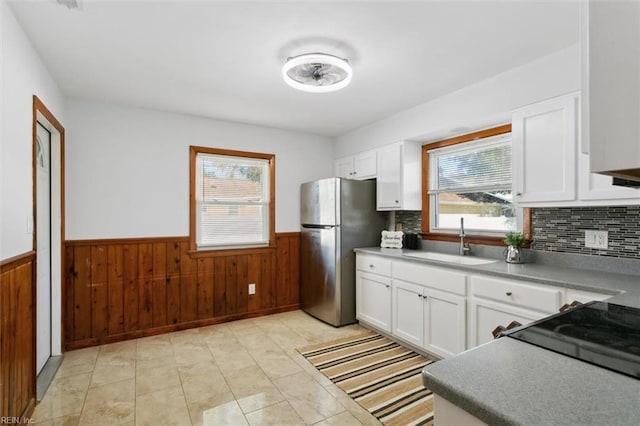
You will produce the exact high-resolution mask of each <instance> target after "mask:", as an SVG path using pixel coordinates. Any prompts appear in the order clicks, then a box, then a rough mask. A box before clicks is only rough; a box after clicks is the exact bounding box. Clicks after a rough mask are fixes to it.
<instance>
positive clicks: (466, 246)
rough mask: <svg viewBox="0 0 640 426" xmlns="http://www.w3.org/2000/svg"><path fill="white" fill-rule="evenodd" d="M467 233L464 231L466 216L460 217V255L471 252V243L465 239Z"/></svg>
mask: <svg viewBox="0 0 640 426" xmlns="http://www.w3.org/2000/svg"><path fill="white" fill-rule="evenodd" d="M466 236H467V234H465V233H464V218H463V217H461V218H460V252H459V254H460V256H464V255H466V254H468V253H470V252H471V247H470V246H469V243H468V242H466V241H465V240H464V238H465V237H466Z"/></svg>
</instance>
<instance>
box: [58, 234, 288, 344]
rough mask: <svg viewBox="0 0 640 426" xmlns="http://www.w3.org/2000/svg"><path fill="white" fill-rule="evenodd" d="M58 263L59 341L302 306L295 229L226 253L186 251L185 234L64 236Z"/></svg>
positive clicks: (93, 339)
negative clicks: (271, 242)
mask: <svg viewBox="0 0 640 426" xmlns="http://www.w3.org/2000/svg"><path fill="white" fill-rule="evenodd" d="M64 263H65V270H64V286H65V293H64V294H65V306H64V308H63V310H64V312H65V313H64V320H63V322H64V324H63V328H64V330H63V332H64V343H65V349H74V348H80V347H86V346H92V345H98V344H102V343H109V342H115V341H119V340H126V339H132V338H137V337H141V336H148V335H153V334H159V333H165V332H170V331H175V330H181V329H186V328H192V327H199V326H203V325H209V324H215V323H220V322H226V321H231V320H235V319H241V318H248V317H255V316H260V315H267V314H271V313H276V312H283V311H287V310H294V309H298V308H299V307H300V233H298V232H291V233H280V234H277V235H276V247H274V248H273V247H269V248H259V249H250V250H249V249H248V250H240V251H234V252H226V253H225V252H224V251H221V252H218V253H216V252H206V253H191V254H190V253H189V238H188V237H166V238H138V239H115V240H81V241H66V243H65V262H64ZM249 283H255V294H252V295H249V294H248V288H249Z"/></svg>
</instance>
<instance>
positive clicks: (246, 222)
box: [195, 153, 269, 248]
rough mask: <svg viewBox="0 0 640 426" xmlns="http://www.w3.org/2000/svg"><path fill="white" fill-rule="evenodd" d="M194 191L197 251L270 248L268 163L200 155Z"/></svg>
mask: <svg viewBox="0 0 640 426" xmlns="http://www.w3.org/2000/svg"><path fill="white" fill-rule="evenodd" d="M195 189H196V194H195V198H196V245H197V246H198V248H202V247H221V246H250V245H263V244H268V242H269V162H268V160H263V159H256V158H243V157H232V156H226V155H214V154H203V153H198V154H197V157H196V185H195Z"/></svg>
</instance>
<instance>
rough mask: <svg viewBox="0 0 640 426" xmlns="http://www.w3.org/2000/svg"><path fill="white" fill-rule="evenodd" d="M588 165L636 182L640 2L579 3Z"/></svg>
mask: <svg viewBox="0 0 640 426" xmlns="http://www.w3.org/2000/svg"><path fill="white" fill-rule="evenodd" d="M581 19H582V22H581V24H582V35H581V45H582V49H583V50H582V61H583V70H582V80H583V81H582V85H583V90H585V89H586V90H585V92H586V94H587V96H586V97H587V99H588V105H587V106H586V109H585V110H583V114H584V113H586V115H583V120H585V121H583V123H585V124H586V123H588V128H587V131H588V133H587V134H586V137H587V140H588V142H587V143H588V154H589V162H590V170H591V172H592V173H600V174H604V175H608V176H613V178H614V182H613V183H614V185H624V186H635V187H640V120H639V118H640V54H639V52H640V2H638V1H630V2H604V1H589V2H584V4H582V3H581Z"/></svg>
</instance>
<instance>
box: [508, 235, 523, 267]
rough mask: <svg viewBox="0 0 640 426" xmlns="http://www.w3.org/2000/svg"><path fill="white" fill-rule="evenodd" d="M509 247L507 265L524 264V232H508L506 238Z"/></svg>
mask: <svg viewBox="0 0 640 426" xmlns="http://www.w3.org/2000/svg"><path fill="white" fill-rule="evenodd" d="M503 241H504V243H505V244H506V245H507V248H506V250H505V260H506V261H507V263H522V246H524V243H525V238H524V234H523V233H522V232H507V234H506V235H505V238H504V240H503Z"/></svg>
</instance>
